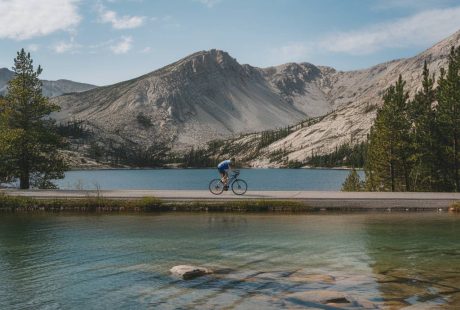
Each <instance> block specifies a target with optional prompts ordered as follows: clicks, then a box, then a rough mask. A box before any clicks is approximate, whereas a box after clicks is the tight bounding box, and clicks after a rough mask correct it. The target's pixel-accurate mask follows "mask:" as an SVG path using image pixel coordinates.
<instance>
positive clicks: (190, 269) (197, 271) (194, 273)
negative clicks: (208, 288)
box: [169, 265, 213, 280]
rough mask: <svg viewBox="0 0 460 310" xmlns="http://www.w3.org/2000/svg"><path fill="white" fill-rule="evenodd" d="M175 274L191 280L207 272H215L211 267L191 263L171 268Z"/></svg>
mask: <svg viewBox="0 0 460 310" xmlns="http://www.w3.org/2000/svg"><path fill="white" fill-rule="evenodd" d="M169 271H170V272H171V273H172V274H173V275H175V276H178V277H181V278H182V279H184V280H190V279H194V278H197V277H201V276H204V275H207V274H211V273H213V271H212V270H211V269H209V268H205V267H198V266H190V265H178V266H174V267H172V268H171V269H170V270H169Z"/></svg>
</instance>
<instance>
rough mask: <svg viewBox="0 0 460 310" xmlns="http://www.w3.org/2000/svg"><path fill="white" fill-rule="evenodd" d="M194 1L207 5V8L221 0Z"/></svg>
mask: <svg viewBox="0 0 460 310" xmlns="http://www.w3.org/2000/svg"><path fill="white" fill-rule="evenodd" d="M195 1H196V2H200V3H201V4H203V5H205V6H207V7H208V8H212V7H213V6H215V5H216V4H218V3H219V2H221V1H222V0H195Z"/></svg>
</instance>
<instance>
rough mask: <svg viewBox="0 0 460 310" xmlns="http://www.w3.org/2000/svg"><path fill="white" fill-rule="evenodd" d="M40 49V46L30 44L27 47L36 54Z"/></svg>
mask: <svg viewBox="0 0 460 310" xmlns="http://www.w3.org/2000/svg"><path fill="white" fill-rule="evenodd" d="M39 47H40V46H39V45H38V44H29V45H28V46H27V50H28V51H30V52H36V51H38V49H39Z"/></svg>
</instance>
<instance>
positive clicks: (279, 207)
mask: <svg viewBox="0 0 460 310" xmlns="http://www.w3.org/2000/svg"><path fill="white" fill-rule="evenodd" d="M0 211H6V212H24V211H25V212H28V211H30V212H35V211H51V212H56V211H77V212H177V211H179V212H180V211H184V212H261V213H266V212H269V213H270V212H271V213H299V212H303V213H308V212H369V211H371V212H372V211H377V212H420V211H423V212H426V211H432V212H449V211H450V212H459V211H460V194H459V193H381V192H380V193H371V192H356V193H353V192H298V191H291V192H289V191H279V192H276V191H266V192H250V193H248V194H247V195H244V196H236V195H233V194H230V193H224V194H222V195H221V196H214V195H212V194H210V193H209V192H207V191H141V190H137V191H134V190H131V191H84V190H67V191H62V190H0Z"/></svg>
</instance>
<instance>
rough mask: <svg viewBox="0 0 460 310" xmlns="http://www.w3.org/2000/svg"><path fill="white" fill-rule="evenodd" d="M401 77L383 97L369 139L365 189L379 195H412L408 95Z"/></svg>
mask: <svg viewBox="0 0 460 310" xmlns="http://www.w3.org/2000/svg"><path fill="white" fill-rule="evenodd" d="M405 84H406V82H405V81H403V79H402V77H401V75H400V76H399V79H398V81H397V82H396V84H395V85H391V86H390V87H389V88H388V89H387V91H386V93H385V94H384V96H383V99H384V105H383V107H382V108H381V109H379V111H378V112H377V117H376V120H375V123H374V126H373V128H372V130H371V133H370V136H369V146H368V154H367V163H366V166H365V169H366V180H367V184H366V187H367V189H368V190H377V191H410V190H411V182H410V175H411V172H412V166H413V164H412V162H411V154H412V152H413V150H412V149H411V143H410V135H409V133H410V122H409V119H408V98H409V95H408V93H407V92H406V91H405V90H404V87H405Z"/></svg>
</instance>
